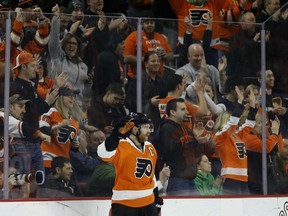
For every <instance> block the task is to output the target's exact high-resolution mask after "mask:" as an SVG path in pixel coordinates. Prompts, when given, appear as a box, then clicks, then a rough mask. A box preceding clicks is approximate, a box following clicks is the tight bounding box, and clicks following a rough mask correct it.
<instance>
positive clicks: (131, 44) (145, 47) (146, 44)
mask: <svg viewBox="0 0 288 216" xmlns="http://www.w3.org/2000/svg"><path fill="white" fill-rule="evenodd" d="M156 47H162V48H163V49H164V50H165V51H166V53H169V52H172V48H171V47H170V45H169V44H168V41H167V39H166V38H165V37H164V36H163V35H161V34H160V33H157V32H154V34H153V38H152V39H148V37H147V35H146V33H145V32H144V31H143V30H142V57H144V56H145V54H146V53H147V52H148V51H155V50H156ZM128 55H133V56H137V31H134V32H132V33H131V34H130V35H128V37H127V38H126V40H125V49H124V53H123V56H128ZM163 65H164V61H163V60H161V61H160V69H159V73H158V74H159V75H163V71H164V66H163ZM128 76H129V77H131V78H134V77H135V76H136V64H135V66H134V67H133V66H131V65H129V69H128Z"/></svg>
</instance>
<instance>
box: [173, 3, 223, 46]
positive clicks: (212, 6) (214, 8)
mask: <svg viewBox="0 0 288 216" xmlns="http://www.w3.org/2000/svg"><path fill="white" fill-rule="evenodd" d="M168 1H169V3H170V5H171V8H172V10H173V11H174V12H175V14H176V15H177V18H178V41H179V43H180V44H183V37H184V34H185V31H186V26H185V23H184V22H183V20H184V18H185V17H186V16H187V17H189V18H190V21H191V24H192V27H193V28H192V34H193V39H195V40H203V35H204V31H205V30H206V28H207V24H208V13H211V14H213V17H214V21H216V22H213V34H212V40H211V44H210V46H211V47H217V46H220V45H221V43H220V42H221V41H220V40H219V35H218V33H219V32H218V22H217V21H218V17H219V16H218V14H219V11H220V9H221V8H222V5H223V3H224V2H225V1H224V0H188V1H187V0H168Z"/></svg>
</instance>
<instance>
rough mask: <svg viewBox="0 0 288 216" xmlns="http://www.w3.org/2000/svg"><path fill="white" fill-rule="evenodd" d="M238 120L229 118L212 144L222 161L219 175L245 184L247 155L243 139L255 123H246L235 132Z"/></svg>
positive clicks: (232, 117) (233, 117) (246, 179)
mask: <svg viewBox="0 0 288 216" xmlns="http://www.w3.org/2000/svg"><path fill="white" fill-rule="evenodd" d="M238 122H239V118H238V117H235V116H231V117H230V119H229V121H228V122H227V124H226V125H225V126H224V127H223V129H222V131H218V132H217V133H216V134H215V136H214V143H215V146H216V148H217V149H218V151H219V154H220V158H221V161H222V169H221V175H222V176H224V177H225V178H229V179H233V180H237V181H242V182H247V181H248V169H247V154H246V148H245V143H244V142H243V137H244V136H245V135H247V134H248V133H250V132H251V131H252V130H253V127H254V125H255V121H248V120H246V122H245V123H244V124H243V125H242V126H241V127H240V128H239V130H237V125H238Z"/></svg>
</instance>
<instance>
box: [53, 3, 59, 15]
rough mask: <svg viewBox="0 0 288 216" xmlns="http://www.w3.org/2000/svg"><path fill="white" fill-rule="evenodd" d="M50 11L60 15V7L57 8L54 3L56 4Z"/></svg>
mask: <svg viewBox="0 0 288 216" xmlns="http://www.w3.org/2000/svg"><path fill="white" fill-rule="evenodd" d="M52 13H53V14H54V16H59V15H60V8H59V6H58V4H56V5H55V6H54V7H53V8H52Z"/></svg>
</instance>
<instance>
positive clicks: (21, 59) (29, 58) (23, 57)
mask: <svg viewBox="0 0 288 216" xmlns="http://www.w3.org/2000/svg"><path fill="white" fill-rule="evenodd" d="M34 61H36V59H35V58H34V57H33V55H32V54H31V53H28V52H22V53H20V54H19V55H18V56H17V57H16V66H15V67H13V68H12V69H13V70H15V69H16V68H18V67H19V66H21V65H22V64H26V63H29V62H34Z"/></svg>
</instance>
